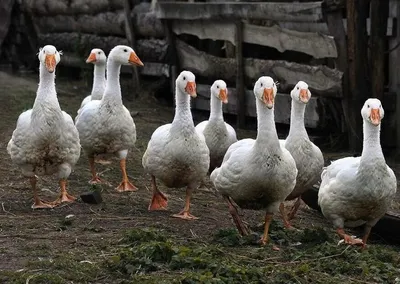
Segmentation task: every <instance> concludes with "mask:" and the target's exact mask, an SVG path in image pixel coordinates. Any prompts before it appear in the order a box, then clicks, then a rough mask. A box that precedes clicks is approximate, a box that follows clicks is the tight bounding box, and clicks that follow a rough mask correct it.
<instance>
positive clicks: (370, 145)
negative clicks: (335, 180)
mask: <svg viewBox="0 0 400 284" xmlns="http://www.w3.org/2000/svg"><path fill="white" fill-rule="evenodd" d="M380 131H381V126H380V125H378V126H374V125H372V124H370V123H369V122H367V121H365V120H364V122H363V132H364V134H363V136H364V139H363V150H362V154H361V162H360V165H363V164H366V165H367V164H370V162H372V163H373V164H375V165H376V163H379V162H384V165H386V162H385V157H384V155H383V152H382V147H381V142H380Z"/></svg>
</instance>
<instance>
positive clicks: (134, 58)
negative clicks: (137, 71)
mask: <svg viewBox="0 0 400 284" xmlns="http://www.w3.org/2000/svg"><path fill="white" fill-rule="evenodd" d="M128 61H129V63H130V64H135V65H138V66H144V64H143V62H142V60H140V59H139V57H138V56H137V55H136V53H135V52H131V55H129V60H128Z"/></svg>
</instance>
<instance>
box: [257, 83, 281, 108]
mask: <svg viewBox="0 0 400 284" xmlns="http://www.w3.org/2000/svg"><path fill="white" fill-rule="evenodd" d="M253 91H254V94H255V96H256V98H257V99H259V100H260V101H262V102H263V103H264V104H265V105H266V106H267V108H269V109H272V108H273V107H274V101H275V96H276V93H277V91H278V89H277V88H276V84H275V82H274V80H273V79H272V78H271V77H269V76H262V77H260V78H259V79H258V80H257V82H256V83H255V84H254V90H253Z"/></svg>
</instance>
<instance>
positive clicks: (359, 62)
mask: <svg viewBox="0 0 400 284" xmlns="http://www.w3.org/2000/svg"><path fill="white" fill-rule="evenodd" d="M368 6H369V1H368V0H347V56H348V68H349V92H348V94H347V98H346V99H347V102H348V104H347V109H346V110H345V111H346V112H347V114H348V119H349V120H348V128H349V129H348V131H349V148H350V150H351V151H355V152H360V150H361V149H362V139H363V129H362V119H361V116H360V109H361V108H362V106H363V104H364V101H365V100H366V99H367V98H369V97H370V96H371V88H370V84H369V83H370V82H369V74H368V71H369V66H368V53H367V46H368V45H367V43H368V42H367V17H368V15H367V11H368Z"/></svg>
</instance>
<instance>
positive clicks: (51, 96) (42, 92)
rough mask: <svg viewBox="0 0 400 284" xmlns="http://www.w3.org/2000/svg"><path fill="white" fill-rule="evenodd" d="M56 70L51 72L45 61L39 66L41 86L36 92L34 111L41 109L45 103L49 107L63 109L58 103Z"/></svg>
mask: <svg viewBox="0 0 400 284" xmlns="http://www.w3.org/2000/svg"><path fill="white" fill-rule="evenodd" d="M55 78H56V75H55V70H54V72H53V73H49V71H47V69H46V67H45V66H44V64H43V63H41V62H40V66H39V87H38V90H37V94H36V99H35V103H34V104H33V108H32V111H33V112H35V111H37V110H39V109H40V108H41V107H42V106H43V105H44V104H45V105H46V107H47V108H52V109H58V110H60V111H61V108H60V104H59V103H58V99H57V93H56V86H55Z"/></svg>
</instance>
